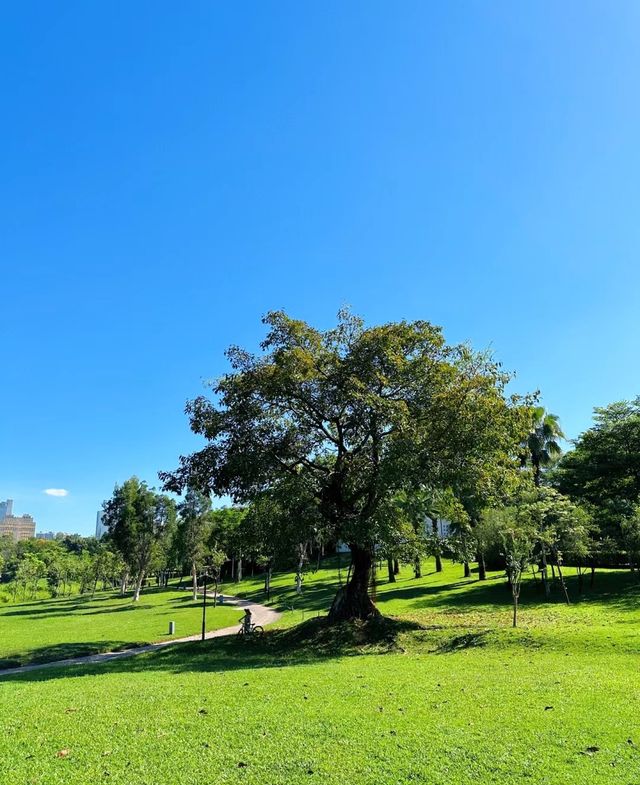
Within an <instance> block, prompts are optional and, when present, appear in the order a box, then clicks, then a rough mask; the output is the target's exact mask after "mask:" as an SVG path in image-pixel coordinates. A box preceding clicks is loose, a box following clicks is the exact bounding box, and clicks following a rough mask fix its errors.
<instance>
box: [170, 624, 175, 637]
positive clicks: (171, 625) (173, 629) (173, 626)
mask: <svg viewBox="0 0 640 785" xmlns="http://www.w3.org/2000/svg"><path fill="white" fill-rule="evenodd" d="M175 631H176V623H175V621H170V622H169V635H173V634H174V633H175Z"/></svg>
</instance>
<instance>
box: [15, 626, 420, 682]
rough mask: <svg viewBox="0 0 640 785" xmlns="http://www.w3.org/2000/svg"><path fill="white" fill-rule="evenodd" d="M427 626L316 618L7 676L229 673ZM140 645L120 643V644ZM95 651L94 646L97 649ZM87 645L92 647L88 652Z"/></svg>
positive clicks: (373, 645) (388, 646) (381, 643)
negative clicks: (256, 635) (254, 634)
mask: <svg viewBox="0 0 640 785" xmlns="http://www.w3.org/2000/svg"><path fill="white" fill-rule="evenodd" d="M420 629H422V628H421V626H420V625H419V624H416V623H415V622H411V621H405V620H398V619H390V618H386V617H380V618H379V619H374V620H372V621H369V622H361V623H352V624H350V623H344V624H340V625H335V626H330V625H329V624H328V623H327V621H326V619H324V618H323V619H310V620H309V621H307V622H304V623H303V624H299V625H298V626H296V627H292V628H289V629H285V630H270V631H269V632H268V634H267V635H265V636H264V638H262V639H256V640H252V639H247V640H238V639H237V638H236V636H229V637H225V638H215V639H209V640H207V641H193V642H188V643H179V644H175V645H172V646H165V647H161V648H158V649H155V650H153V651H150V652H146V653H143V654H138V655H135V656H132V657H122V658H119V659H114V660H109V661H104V662H102V663H87V664H81V665H69V666H63V667H50V668H45V669H42V670H34V671H27V672H22V673H21V672H20V670H19V669H17V670H16V672H15V674H7V675H6V676H3V677H2V678H1V679H0V684H2V682H6V681H7V680H9V679H11V680H18V679H19V680H20V681H38V682H40V681H49V680H55V679H61V678H70V677H76V676H86V675H92V676H100V675H109V674H117V673H128V674H135V673H150V672H154V671H163V672H173V673H176V674H177V673H185V672H196V673H198V672H201V673H212V672H223V671H235V670H245V669H254V668H283V667H289V666H292V665H300V664H305V663H310V662H316V661H320V660H324V659H327V658H338V657H348V656H356V655H363V654H371V655H373V654H387V653H393V652H401V651H403V650H402V648H401V647H400V645H399V643H398V638H399V636H400V635H402V634H403V633H406V632H410V631H413V630H420ZM113 645H114V642H109V643H106V644H105V643H103V642H100V643H99V644H91V643H89V644H69V645H65V644H60V645H59V646H56V647H45V648H43V649H41V650H37V651H35V652H33V653H32V654H31V657H30V660H31V662H34V661H37V660H38V658H40V657H42V658H43V659H44V658H45V657H46V659H49V660H50V659H52V658H55V659H61V658H63V657H77V656H82V655H84V654H91V653H94V654H95V653H99V651H104V650H105V648H103V647H111V646H113ZM135 645H136V644H123V643H122V642H121V643H120V648H121V649H124V648H130V647H132V646H135ZM94 647H95V650H91V649H94ZM83 649H90V651H84V650H83Z"/></svg>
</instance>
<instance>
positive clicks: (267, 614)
mask: <svg viewBox="0 0 640 785" xmlns="http://www.w3.org/2000/svg"><path fill="white" fill-rule="evenodd" d="M224 605H233V606H236V607H237V608H240V609H241V610H244V609H245V608H251V615H252V621H253V623H254V624H260V625H261V626H263V627H264V626H265V625H266V624H273V622H274V621H278V619H279V618H280V616H282V614H281V613H278V611H274V610H273V609H272V608H267V607H266V606H264V605H259V604H258V603H257V602H249V600H241V599H239V598H238V597H229V596H228V595H227V594H225V595H224ZM239 629H240V624H239V623H238V624H234V625H233V627H223V628H222V629H220V630H212V631H211V632H208V633H206V635H205V638H206V639H207V640H208V639H209V638H224V637H226V636H228V635H235V634H236V633H237V632H238V630H239ZM201 637H202V635H201V634H200V633H198V634H197V635H189V636H188V637H187V638H170V639H169V640H165V641H158V643H148V644H147V645H146V646H136V647H135V648H133V649H124V650H123V651H105V652H103V653H102V654H89V655H87V656H86V657H71V658H70V659H68V660H56V661H55V662H40V663H37V664H35V665H22V666H18V667H16V668H4V669H3V670H0V677H2V676H12V675H14V674H19V673H28V672H29V671H37V670H43V669H44V668H61V667H66V666H67V665H86V664H94V663H100V662H108V661H109V660H119V659H122V658H123V657H133V656H135V655H136V654H143V653H144V652H147V651H155V650H156V649H163V648H164V647H165V646H173V645H174V644H176V643H186V642H187V641H199V640H200V639H201Z"/></svg>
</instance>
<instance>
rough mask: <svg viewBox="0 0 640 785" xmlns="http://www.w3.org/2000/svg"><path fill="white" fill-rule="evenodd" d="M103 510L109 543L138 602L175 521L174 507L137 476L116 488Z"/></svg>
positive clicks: (170, 501) (166, 498)
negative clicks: (169, 528)
mask: <svg viewBox="0 0 640 785" xmlns="http://www.w3.org/2000/svg"><path fill="white" fill-rule="evenodd" d="M102 509H103V522H104V524H105V525H106V526H107V528H108V530H109V536H110V541H111V542H112V543H113V546H114V548H115V549H116V550H117V551H118V553H119V554H120V555H121V556H122V559H123V561H124V563H125V564H126V567H127V571H128V573H129V576H130V577H132V578H133V581H134V592H133V600H134V602H137V601H138V600H139V599H140V591H141V589H142V584H143V582H144V579H145V576H146V574H147V572H148V570H149V568H150V567H151V564H152V561H153V558H154V556H155V555H156V553H157V550H158V547H159V544H160V541H161V538H162V534H163V532H164V530H165V528H166V527H167V526H168V525H170V523H171V522H172V521H173V520H174V518H175V504H174V502H173V501H172V500H171V499H169V498H168V497H167V496H163V495H162V494H159V493H156V492H155V491H154V490H153V489H152V488H149V487H148V486H147V485H146V483H144V482H140V480H139V479H138V478H137V477H131V478H130V479H129V480H127V481H126V482H124V483H123V484H122V485H120V486H118V485H116V487H115V489H114V492H113V496H112V497H111V498H110V499H108V500H107V501H105V502H104V504H103V508H102Z"/></svg>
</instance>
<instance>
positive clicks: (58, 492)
mask: <svg viewBox="0 0 640 785" xmlns="http://www.w3.org/2000/svg"><path fill="white" fill-rule="evenodd" d="M43 492H44V493H46V494H47V496H68V495H69V491H67V490H65V489H64V488H47V489H46V490H45V491H43Z"/></svg>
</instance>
